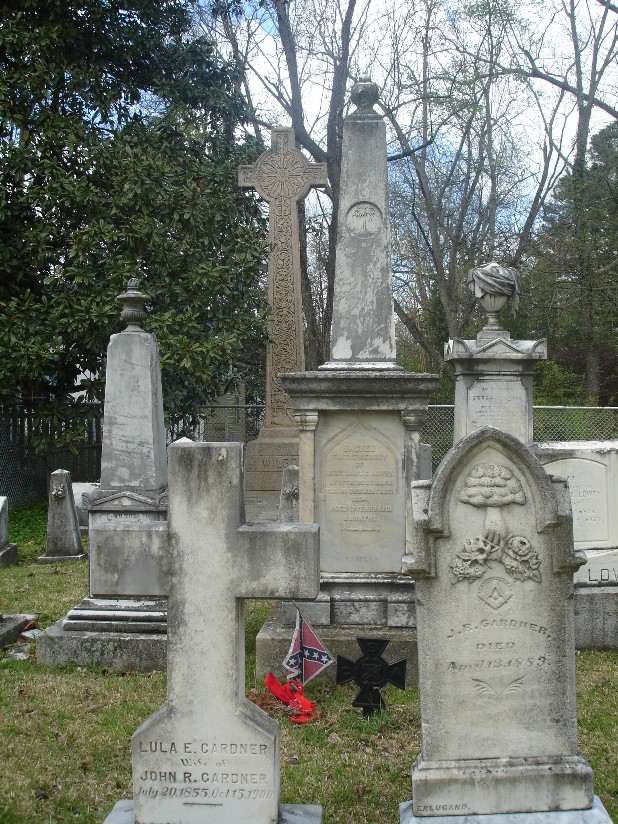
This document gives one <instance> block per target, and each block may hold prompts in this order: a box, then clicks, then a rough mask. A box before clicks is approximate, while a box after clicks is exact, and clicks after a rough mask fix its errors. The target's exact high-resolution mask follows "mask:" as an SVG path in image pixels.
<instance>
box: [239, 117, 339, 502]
mask: <svg viewBox="0 0 618 824" xmlns="http://www.w3.org/2000/svg"><path fill="white" fill-rule="evenodd" d="M327 181H328V177H327V170H326V164H325V163H310V162H309V161H308V160H307V158H306V157H305V156H304V155H303V153H302V152H301V151H299V150H298V149H297V148H296V143H295V138H294V130H293V129H273V130H272V131H271V147H270V149H268V150H267V151H265V152H264V153H263V154H262V155H260V157H258V159H257V160H256V162H255V163H254V164H253V165H252V166H241V167H240V168H239V170H238V184H239V186H242V187H243V188H252V189H257V191H258V193H259V195H260V196H261V197H262V198H264V200H266V202H267V203H268V205H269V210H268V218H269V219H268V239H269V243H270V247H271V252H270V254H269V256H268V302H269V304H270V306H271V309H272V312H271V321H270V335H271V339H272V343H271V344H270V345H269V346H268V348H267V353H266V410H265V417H264V425H263V427H262V429H261V430H260V434H259V436H258V439H257V441H254V442H252V443H251V444H249V445H248V448H247V454H246V479H245V483H246V487H247V489H248V490H277V491H278V490H279V489H280V488H281V476H282V473H283V469H284V467H286V466H288V465H289V464H295V463H297V462H298V433H297V432H296V430H295V428H294V421H293V418H292V413H291V404H290V399H289V397H288V395H287V393H286V392H285V390H284V388H283V386H282V384H281V380H280V378H279V375H280V373H281V372H297V371H298V372H302V370H303V369H304V368H305V354H304V343H303V337H304V336H303V315H302V296H301V287H300V240H299V237H300V235H299V227H298V203H299V202H300V201H302V200H304V198H305V197H306V196H307V194H308V193H309V190H310V189H311V188H312V187H315V186H324V185H325V184H326V183H327Z"/></svg>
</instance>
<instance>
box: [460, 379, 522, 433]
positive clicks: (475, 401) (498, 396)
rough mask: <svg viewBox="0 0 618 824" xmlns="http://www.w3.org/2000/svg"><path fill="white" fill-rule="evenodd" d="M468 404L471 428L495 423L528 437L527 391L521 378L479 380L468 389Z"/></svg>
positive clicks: (469, 430) (503, 428) (469, 425)
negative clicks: (520, 380)
mask: <svg viewBox="0 0 618 824" xmlns="http://www.w3.org/2000/svg"><path fill="white" fill-rule="evenodd" d="M467 405H468V415H467V421H468V424H467V432H472V431H473V430H474V429H480V427H482V426H495V427H496V428H497V429H501V430H502V431H503V432H508V433H509V434H510V435H514V436H515V437H516V438H519V440H521V441H527V440H528V413H527V405H526V391H525V389H524V387H523V385H522V384H521V383H520V382H519V381H514V380H512V379H511V380H488V379H484V380H479V381H477V382H476V383H475V384H474V385H473V386H472V387H470V388H469V389H468V397H467Z"/></svg>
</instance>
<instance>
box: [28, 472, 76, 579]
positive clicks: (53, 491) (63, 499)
mask: <svg viewBox="0 0 618 824" xmlns="http://www.w3.org/2000/svg"><path fill="white" fill-rule="evenodd" d="M85 558H86V555H85V553H84V547H83V544H82V538H81V535H80V531H79V521H78V520H77V512H76V510H75V501H74V500H73V488H72V485H71V473H70V472H67V470H66V469H56V471H55V472H52V474H51V481H50V485H49V505H48V510H47V541H46V545H45V555H43V556H41V557H40V558H39V559H38V560H39V563H58V562H59V561H81V560H84V559H85Z"/></svg>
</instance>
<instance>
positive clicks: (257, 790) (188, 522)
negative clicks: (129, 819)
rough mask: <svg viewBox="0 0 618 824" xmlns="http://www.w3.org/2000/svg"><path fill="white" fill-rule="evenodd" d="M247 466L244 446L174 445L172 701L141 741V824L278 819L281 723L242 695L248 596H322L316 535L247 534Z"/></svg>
mask: <svg viewBox="0 0 618 824" xmlns="http://www.w3.org/2000/svg"><path fill="white" fill-rule="evenodd" d="M242 458H243V456H242V445H240V444H205V443H192V442H190V441H180V442H178V443H176V444H174V445H173V446H172V447H171V449H170V509H169V529H170V547H171V552H172V564H173V569H174V575H173V578H172V586H171V591H170V599H169V610H168V700H167V703H166V704H165V706H164V707H163V708H161V710H159V712H158V713H156V714H155V715H153V716H152V717H151V718H150V719H148V720H147V721H146V722H145V723H144V724H143V725H142V726H141V727H140V728H139V729H138V730H137V732H136V733H135V734H134V736H133V743H132V750H133V783H134V803H135V819H136V821H138V822H139V823H140V824H160V822H161V821H165V822H168V824H201V822H203V821H204V815H205V811H206V810H207V811H208V820H209V822H212V824H232V822H234V824H267V823H268V824H271V822H273V821H276V820H277V817H278V813H279V761H278V759H279V752H278V724H277V723H276V722H275V721H274V720H273V719H271V718H269V717H268V716H267V715H266V714H265V713H264V712H262V710H260V709H258V708H257V707H256V706H255V705H254V704H252V703H251V702H249V701H247V700H246V699H245V698H244V677H245V676H244V615H243V608H242V604H243V602H242V599H243V598H245V597H266V598H272V597H287V598H291V597H309V598H311V597H315V596H316V594H317V591H318V560H317V558H318V544H317V536H318V530H317V527H316V526H315V525H301V524H289V525H283V524H263V525H253V526H251V525H245V526H241V523H242V521H243V519H244V518H243V516H244V504H243V496H242ZM188 627H192V628H193V632H189V631H188ZM222 684H225V685H226V687H225V689H222V688H221V685H222Z"/></svg>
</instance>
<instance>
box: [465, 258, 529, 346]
mask: <svg viewBox="0 0 618 824" xmlns="http://www.w3.org/2000/svg"><path fill="white" fill-rule="evenodd" d="M467 286H468V289H469V290H470V291H471V292H472V293H473V294H474V296H475V297H476V298H478V299H479V303H480V304H481V306H482V307H483V309H484V310H485V311H486V312H487V322H486V324H485V326H484V327H483V329H482V330H481V332H480V333H479V336H478V339H479V340H481V339H484V340H486V339H489V338H495V337H502V338H504V337H506V338H509V337H510V335H509V333H508V332H506V330H505V329H504V328H503V327H502V325H501V324H500V321H499V320H498V312H499V311H500V309H502V308H503V307H504V306H506V304H507V302H508V300H509V298H512V300H513V303H512V310H513V315H515V314H516V313H517V310H518V308H519V296H520V290H519V278H518V276H517V270H516V269H514V268H512V267H509V266H501V265H500V264H499V263H496V261H491V263H485V264H483V265H482V266H475V267H474V269H471V270H470V272H469V273H468V280H467Z"/></svg>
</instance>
